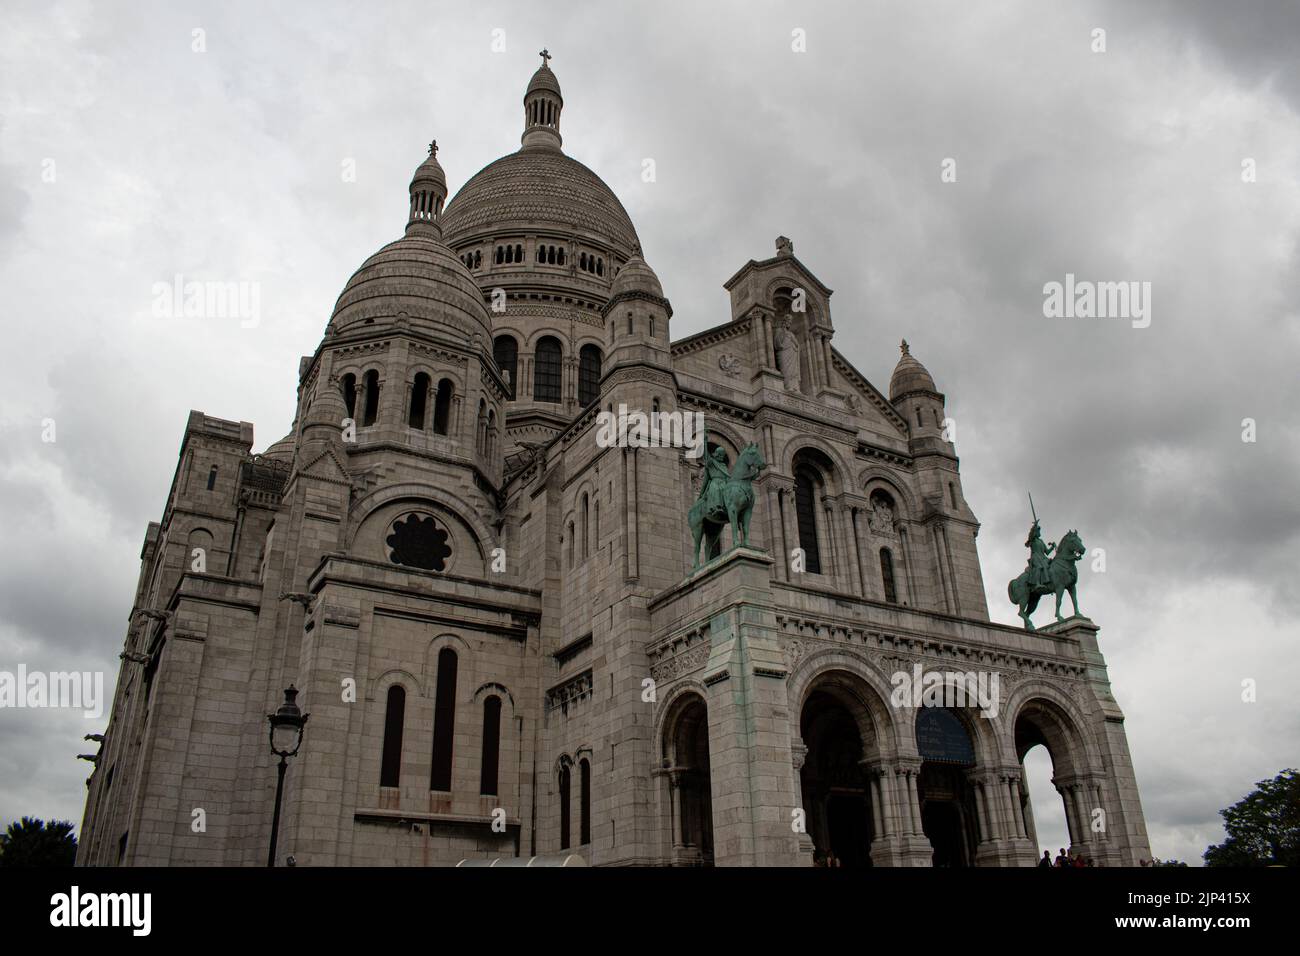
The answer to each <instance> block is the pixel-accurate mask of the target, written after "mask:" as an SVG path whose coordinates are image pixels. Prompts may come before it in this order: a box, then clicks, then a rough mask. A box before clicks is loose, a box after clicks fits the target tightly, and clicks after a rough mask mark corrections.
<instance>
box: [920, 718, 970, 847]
mask: <svg viewBox="0 0 1300 956" xmlns="http://www.w3.org/2000/svg"><path fill="white" fill-rule="evenodd" d="M916 746H917V750H918V752H919V753H920V756H921V773H920V776H919V777H918V779H917V796H918V797H919V798H920V802H921V829H922V831H923V832H924V833H925V836H926V838H927V839H928V840H929V841H930V846H931V847H933V850H934V852H933V855H932V859H931V862H932V863H933V865H934V866H937V867H939V866H941V867H959V866H974V865H975V850H976V847H977V846H978V845H979V841H980V833H979V814H978V811H977V808H976V802H975V792H974V790H973V789H972V787H971V785H970V783H969V781H968V780H967V774H968V773H969V771H970V770H971V768H973V767H974V766H975V745H974V743H973V742H972V737H971V734H970V731H969V730H968V729H967V727H966V723H965V720H964V719H963V718H962V716H960V715H959V714H958V713H957V711H955V710H953V709H950V708H946V707H922V708H921V709H920V710H919V711H918V712H917V715H916Z"/></svg>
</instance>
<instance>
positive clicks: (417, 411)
mask: <svg viewBox="0 0 1300 956" xmlns="http://www.w3.org/2000/svg"><path fill="white" fill-rule="evenodd" d="M428 404H429V376H428V375H426V374H425V373H424V372H420V373H419V374H417V375H416V376H415V381H414V382H413V383H412V385H411V412H410V414H409V415H408V416H407V419H406V424H407V425H409V426H410V427H411V428H419V429H423V428H424V412H425V406H426V405H428Z"/></svg>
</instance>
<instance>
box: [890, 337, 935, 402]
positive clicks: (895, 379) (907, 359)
mask: <svg viewBox="0 0 1300 956" xmlns="http://www.w3.org/2000/svg"><path fill="white" fill-rule="evenodd" d="M902 350H903V355H902V357H901V358H900V359H899V360H898V364H897V365H895V366H894V374H893V375H891V376H890V378H889V400H890V401H891V402H892V401H894V400H895V399H897V398H898V397H900V396H902V395H906V394H907V393H908V392H937V391H939V390H938V389H937V388H935V387H934V379H933V378H931V377H930V373H929V372H928V371H926V368H925V366H924V365H922V364H921V363H920V362H918V361H917V360H916V359H914V358H913V357H912V353H911V352H910V351H909V350H908V347H907V343H906V342H904V343H903V346H902Z"/></svg>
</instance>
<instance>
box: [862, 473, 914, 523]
mask: <svg viewBox="0 0 1300 956" xmlns="http://www.w3.org/2000/svg"><path fill="white" fill-rule="evenodd" d="M857 486H858V487H859V488H860V489H862V492H861V493H862V496H863V497H864V498H866V499H867V501H868V502H870V501H871V495H872V493H873V492H876V491H883V492H884V493H885V494H887V495H889V496H890V497H891V498H893V499H894V503H895V505H896V506H897V508H898V512H897V514H896V515H895V517H897V518H903V517H907V516H908V515H911V514H916V509H915V505H914V501H913V498H912V494H911V492H910V491H908V490H907V489H906V488H905V487H904V486H903V485H902V484H900V483H899V482H897V481H896V480H895V479H894V477H893V476H892V475H888V474H886V473H884V472H881V471H878V470H876V469H867V470H866V471H864V472H863V473H862V474H861V475H860V476H859V477H858V482H857ZM868 507H869V505H868Z"/></svg>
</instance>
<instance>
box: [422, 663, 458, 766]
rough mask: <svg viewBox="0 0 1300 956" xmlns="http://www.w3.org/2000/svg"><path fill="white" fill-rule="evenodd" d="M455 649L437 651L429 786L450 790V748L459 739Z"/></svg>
mask: <svg viewBox="0 0 1300 956" xmlns="http://www.w3.org/2000/svg"><path fill="white" fill-rule="evenodd" d="M456 664H457V662H456V652H455V651H453V650H452V649H451V648H450V647H444V648H443V649H442V650H440V651H439V652H438V683H437V692H436V696H435V698H434V702H433V767H432V768H431V769H430V771H429V789H430V790H443V791H447V790H450V789H451V750H452V744H453V742H454V741H455V738H456Z"/></svg>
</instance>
